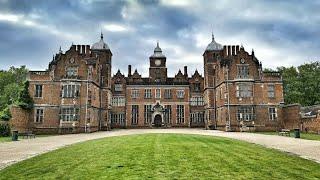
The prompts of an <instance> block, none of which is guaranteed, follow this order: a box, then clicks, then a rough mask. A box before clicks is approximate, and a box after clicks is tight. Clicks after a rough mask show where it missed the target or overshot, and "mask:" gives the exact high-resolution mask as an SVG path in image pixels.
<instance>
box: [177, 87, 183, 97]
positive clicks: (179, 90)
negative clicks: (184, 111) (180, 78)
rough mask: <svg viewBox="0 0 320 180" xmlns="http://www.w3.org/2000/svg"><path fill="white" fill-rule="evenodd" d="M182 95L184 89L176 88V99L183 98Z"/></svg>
mask: <svg viewBox="0 0 320 180" xmlns="http://www.w3.org/2000/svg"><path fill="white" fill-rule="evenodd" d="M184 95H185V92H184V89H178V90H177V98H178V99H184Z"/></svg>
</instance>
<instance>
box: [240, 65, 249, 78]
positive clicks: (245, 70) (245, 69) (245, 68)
mask: <svg viewBox="0 0 320 180" xmlns="http://www.w3.org/2000/svg"><path fill="white" fill-rule="evenodd" d="M238 78H239V79H247V78H249V65H238Z"/></svg>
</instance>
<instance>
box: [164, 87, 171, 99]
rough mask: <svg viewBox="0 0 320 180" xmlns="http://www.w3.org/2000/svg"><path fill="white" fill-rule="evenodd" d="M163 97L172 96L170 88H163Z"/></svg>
mask: <svg viewBox="0 0 320 180" xmlns="http://www.w3.org/2000/svg"><path fill="white" fill-rule="evenodd" d="M164 98H165V99H171V98H172V96H171V89H165V90H164Z"/></svg>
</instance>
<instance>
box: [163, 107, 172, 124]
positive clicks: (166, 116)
mask: <svg viewBox="0 0 320 180" xmlns="http://www.w3.org/2000/svg"><path fill="white" fill-rule="evenodd" d="M164 120H165V123H171V105H165V106H164Z"/></svg>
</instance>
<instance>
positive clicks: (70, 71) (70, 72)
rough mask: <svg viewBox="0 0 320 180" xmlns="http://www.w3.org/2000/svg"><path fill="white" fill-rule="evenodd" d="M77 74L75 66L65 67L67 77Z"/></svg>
mask: <svg viewBox="0 0 320 180" xmlns="http://www.w3.org/2000/svg"><path fill="white" fill-rule="evenodd" d="M77 75H78V68H77V67H68V68H67V77H74V76H77Z"/></svg>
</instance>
